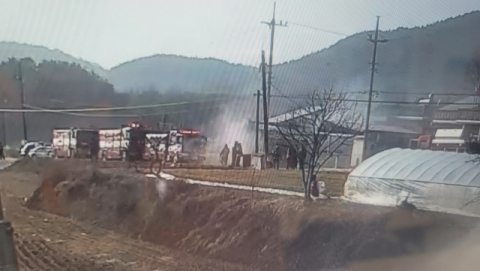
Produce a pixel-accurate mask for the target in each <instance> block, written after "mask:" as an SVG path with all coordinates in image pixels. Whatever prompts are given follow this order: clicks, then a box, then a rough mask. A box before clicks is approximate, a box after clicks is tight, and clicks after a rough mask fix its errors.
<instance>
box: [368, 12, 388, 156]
mask: <svg viewBox="0 0 480 271" xmlns="http://www.w3.org/2000/svg"><path fill="white" fill-rule="evenodd" d="M379 21H380V16H377V26H376V28H375V38H374V39H372V35H368V36H369V37H368V41H370V42H373V56H372V71H371V74H370V89H369V90H368V105H367V116H366V121H365V131H364V133H363V152H362V161H365V159H367V151H368V134H369V126H370V111H371V109H372V93H373V77H374V75H375V65H376V63H375V61H376V58H377V44H378V43H385V42H387V41H388V40H386V39H383V40H378V24H379Z"/></svg>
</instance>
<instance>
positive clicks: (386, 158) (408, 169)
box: [350, 148, 480, 187]
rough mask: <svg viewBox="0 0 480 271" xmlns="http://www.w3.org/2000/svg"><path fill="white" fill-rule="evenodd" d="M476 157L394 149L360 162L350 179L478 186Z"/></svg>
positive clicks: (478, 173) (479, 177)
mask: <svg viewBox="0 0 480 271" xmlns="http://www.w3.org/2000/svg"><path fill="white" fill-rule="evenodd" d="M476 158H477V156H476V155H471V154H467V153H454V152H443V151H430V150H412V149H400V148H394V149H389V150H386V151H383V152H380V153H378V154H376V155H374V156H372V157H370V158H368V159H367V160H365V161H364V162H363V163H361V164H360V165H359V166H358V167H357V168H355V169H354V170H353V171H352V173H350V176H353V177H370V178H377V179H391V180H405V181H420V182H430V183H442V184H454V185H467V186H475V187H480V161H474V159H476Z"/></svg>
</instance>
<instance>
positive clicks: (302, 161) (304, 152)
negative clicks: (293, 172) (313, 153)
mask: <svg viewBox="0 0 480 271" xmlns="http://www.w3.org/2000/svg"><path fill="white" fill-rule="evenodd" d="M305 159H307V150H306V149H305V147H304V146H302V149H301V150H300V152H299V153H298V167H299V169H300V170H303V169H304V166H305Z"/></svg>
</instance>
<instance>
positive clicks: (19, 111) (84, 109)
mask: <svg viewBox="0 0 480 271" xmlns="http://www.w3.org/2000/svg"><path fill="white" fill-rule="evenodd" d="M219 100H224V99H212V100H201V101H195V102H178V103H168V104H153V105H138V106H122V107H102V108H79V109H71V108H70V109H47V108H43V109H10V108H1V109H0V112H4V113H24V112H25V113H45V112H49V113H57V112H67V113H72V112H101V111H120V110H135V109H148V108H158V107H167V106H177V105H188V104H193V103H204V102H213V101H219ZM24 106H25V107H32V106H31V105H28V104H25V105H24Z"/></svg>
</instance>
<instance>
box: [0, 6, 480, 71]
mask: <svg viewBox="0 0 480 271" xmlns="http://www.w3.org/2000/svg"><path fill="white" fill-rule="evenodd" d="M273 3H274V1H268V0H154V1H153V0H152V1H147V0H132V1H130V0H75V1H73V0H0V41H13V42H18V43H26V44H33V45H41V46H45V47H47V48H50V49H58V50H61V51H63V52H65V53H67V54H70V55H72V56H74V57H77V58H82V59H84V60H87V61H91V62H95V63H97V64H99V65H101V66H102V67H104V68H107V69H109V68H112V67H114V66H116V65H119V64H121V63H123V62H126V61H130V60H133V59H135V58H139V57H146V56H151V55H155V54H174V55H182V56H187V57H199V58H208V57H213V58H218V59H222V60H226V61H228V62H231V63H236V64H237V63H238V64H244V65H251V66H258V65H259V63H260V54H261V50H262V49H263V50H265V51H266V52H267V53H268V51H269V44H270V29H269V27H268V26H267V25H265V24H261V21H270V20H271V19H272V13H273ZM475 10H480V1H478V0H402V1H397V0H277V1H276V15H275V17H276V20H277V22H279V21H280V20H282V22H283V23H284V22H286V21H287V22H288V26H287V27H277V28H276V29H275V43H274V61H273V62H274V64H275V63H283V62H286V61H290V60H294V59H298V58H301V57H302V56H305V55H307V54H310V53H313V52H317V51H319V50H322V49H324V48H328V47H329V46H331V45H333V44H335V43H336V42H338V41H339V40H341V39H343V38H345V35H352V34H355V33H358V32H362V31H365V30H373V29H374V28H375V20H376V16H377V15H378V16H381V18H380V30H393V29H396V28H398V27H408V28H412V27H415V26H424V25H427V24H431V23H434V22H436V21H440V20H445V19H447V18H449V17H455V16H458V15H462V14H464V13H469V12H471V11H475ZM305 26H308V27H305ZM322 30H327V31H322ZM331 32H336V33H331ZM340 34H344V35H340Z"/></svg>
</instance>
